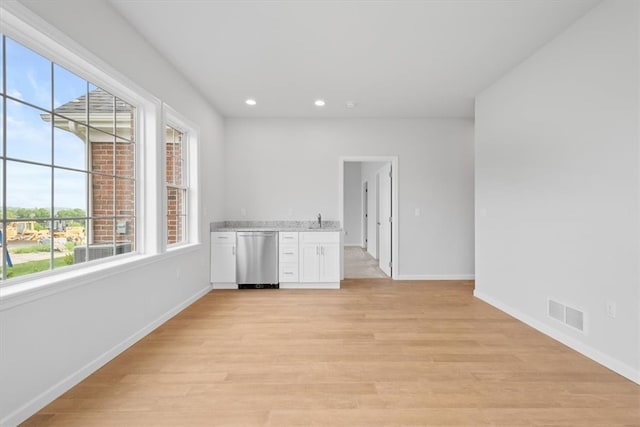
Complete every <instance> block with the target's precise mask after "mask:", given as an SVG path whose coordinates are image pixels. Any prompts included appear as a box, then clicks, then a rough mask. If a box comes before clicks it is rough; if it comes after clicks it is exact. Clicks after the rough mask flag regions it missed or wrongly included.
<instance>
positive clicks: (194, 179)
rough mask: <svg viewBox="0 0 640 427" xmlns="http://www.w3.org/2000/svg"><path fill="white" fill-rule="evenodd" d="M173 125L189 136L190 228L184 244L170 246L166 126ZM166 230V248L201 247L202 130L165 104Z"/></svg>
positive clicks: (169, 249) (163, 229) (187, 161)
mask: <svg viewBox="0 0 640 427" xmlns="http://www.w3.org/2000/svg"><path fill="white" fill-rule="evenodd" d="M167 126H171V127H172V128H174V129H176V130H179V131H180V132H183V133H184V134H185V135H186V137H187V138H186V141H185V142H186V144H187V150H186V157H187V158H186V159H185V160H186V166H187V167H186V169H187V174H186V176H185V177H184V178H186V182H187V188H186V189H187V206H186V209H187V218H186V226H185V238H184V240H183V241H181V242H176V243H172V244H170V245H169V244H167V203H166V200H167V186H166V170H165V169H166V162H167V155H166V149H165V147H166V145H167V141H166V131H165V129H166V127H167ZM162 129H163V132H162V141H163V144H162V147H163V148H162V162H161V165H162V166H161V168H162V180H161V183H162V221H163V224H162V231H161V233H159V235H161V236H162V242H163V245H164V246H163V249H164V250H168V251H172V250H174V249H178V248H181V247H184V246H187V245H192V244H198V243H200V208H199V199H200V191H199V183H200V180H199V176H200V174H199V163H198V159H199V152H200V144H199V135H200V131H199V128H198V126H197V125H196V124H195V123H193V122H191V121H190V120H189V119H187V118H186V117H184V116H182V115H181V114H180V113H178V112H177V111H176V110H175V109H173V108H172V107H170V106H169V105H167V104H164V103H163V104H162Z"/></svg>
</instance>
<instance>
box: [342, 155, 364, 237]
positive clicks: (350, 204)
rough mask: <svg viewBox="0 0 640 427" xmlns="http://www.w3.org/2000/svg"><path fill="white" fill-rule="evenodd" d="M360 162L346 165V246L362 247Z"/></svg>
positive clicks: (344, 226) (346, 163)
mask: <svg viewBox="0 0 640 427" xmlns="http://www.w3.org/2000/svg"><path fill="white" fill-rule="evenodd" d="M360 169H361V164H360V162H345V164H344V204H343V206H344V225H343V228H344V233H345V235H344V244H345V245H351V246H354V245H357V246H362V183H361V181H360Z"/></svg>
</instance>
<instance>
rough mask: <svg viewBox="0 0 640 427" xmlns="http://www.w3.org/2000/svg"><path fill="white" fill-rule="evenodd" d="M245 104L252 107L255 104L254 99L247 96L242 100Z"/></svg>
mask: <svg viewBox="0 0 640 427" xmlns="http://www.w3.org/2000/svg"><path fill="white" fill-rule="evenodd" d="M244 103H245V104H247V105H250V106H251V107H253V106H254V105H256V104H257V102H256V100H255V99H253V98H249V99H247V100H246V101H244Z"/></svg>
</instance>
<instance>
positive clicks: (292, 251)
mask: <svg viewBox="0 0 640 427" xmlns="http://www.w3.org/2000/svg"><path fill="white" fill-rule="evenodd" d="M280 262H281V263H287V262H292V263H296V264H297V263H298V247H297V246H291V245H284V246H280Z"/></svg>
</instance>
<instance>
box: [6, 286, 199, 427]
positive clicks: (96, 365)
mask: <svg viewBox="0 0 640 427" xmlns="http://www.w3.org/2000/svg"><path fill="white" fill-rule="evenodd" d="M210 290H211V286H207V287H205V288H203V289H201V290H200V291H198V292H197V293H196V294H195V295H192V296H191V297H189V298H187V299H186V300H185V301H183V302H182V303H180V304H178V305H176V306H175V307H173V308H172V309H170V310H169V311H167V312H166V313H164V314H162V315H161V316H160V317H158V318H157V319H156V320H154V321H152V322H151V323H149V324H148V325H147V326H145V327H144V328H142V329H140V330H139V331H138V332H136V333H134V334H133V335H131V336H130V337H129V338H127V339H125V340H124V341H122V342H121V343H120V344H117V345H116V346H114V347H113V348H111V349H110V350H107V351H106V352H105V353H103V354H102V355H100V356H98V357H97V358H96V359H94V360H93V361H91V362H89V363H87V364H86V365H85V366H83V367H81V368H80V369H78V370H77V371H76V372H74V373H73V374H71V375H69V376H68V377H66V378H64V379H63V380H61V381H60V382H58V383H57V384H55V385H53V386H51V387H50V388H49V389H47V390H45V391H44V392H42V393H41V394H40V395H38V396H36V397H35V398H33V399H32V400H30V401H29V402H27V403H25V404H24V405H22V406H21V407H20V408H18V409H16V410H15V411H13V412H12V413H10V414H9V415H7V416H6V417H4V418H3V419H1V420H0V426H3V427H4V426H16V425H18V424H20V423H22V422H24V421H25V420H26V419H27V418H29V417H30V416H31V415H33V414H35V413H36V412H38V411H39V410H40V409H42V408H44V407H45V406H46V405H48V404H49V403H51V402H52V401H54V400H55V399H56V398H58V397H59V396H60V395H62V394H63V393H65V392H66V391H68V390H69V389H71V388H72V387H73V386H75V385H76V384H78V383H79V382H80V381H82V380H84V379H85V378H87V377H88V376H89V375H91V374H92V373H94V372H95V371H97V370H98V369H100V368H101V367H102V366H104V365H106V364H107V363H108V362H109V361H111V360H113V359H114V358H115V357H116V356H118V355H119V354H120V353H122V352H123V351H125V350H126V349H128V348H129V347H131V346H132V345H133V344H135V343H136V342H138V341H140V340H141V339H142V338H144V337H145V336H147V335H149V333H151V332H152V331H153V330H154V329H156V328H157V327H158V326H160V325H162V324H163V323H164V322H166V321H167V320H169V319H171V318H172V317H174V316H175V315H176V314H178V313H179V312H181V311H182V310H184V309H185V308H187V307H188V306H190V305H191V304H193V303H194V302H195V301H197V300H198V299H200V298H202V297H203V296H204V295H206V294H207V293H209V291H210Z"/></svg>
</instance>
